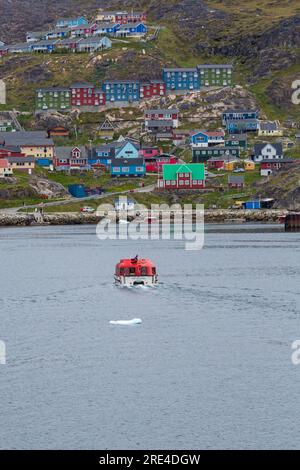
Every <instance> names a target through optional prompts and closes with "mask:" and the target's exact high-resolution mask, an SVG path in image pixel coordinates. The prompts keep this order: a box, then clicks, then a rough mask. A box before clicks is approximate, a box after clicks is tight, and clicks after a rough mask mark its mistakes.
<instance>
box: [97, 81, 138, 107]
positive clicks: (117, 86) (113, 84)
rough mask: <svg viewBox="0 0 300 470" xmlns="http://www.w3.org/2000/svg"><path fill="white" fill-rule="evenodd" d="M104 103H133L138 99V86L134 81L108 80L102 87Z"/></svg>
mask: <svg viewBox="0 0 300 470" xmlns="http://www.w3.org/2000/svg"><path fill="white" fill-rule="evenodd" d="M102 90H103V91H104V92H105V93H106V102H120V101H125V102H129V103H131V102H134V101H139V99H140V84H139V81H137V80H135V81H132V80H109V81H105V82H104V83H103V85H102Z"/></svg>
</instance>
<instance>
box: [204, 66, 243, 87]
mask: <svg viewBox="0 0 300 470" xmlns="http://www.w3.org/2000/svg"><path fill="white" fill-rule="evenodd" d="M197 69H198V72H199V75H200V82H201V86H202V87H224V86H233V85H234V82H233V66H232V65H231V64H216V65H211V64H201V65H198V66H197Z"/></svg>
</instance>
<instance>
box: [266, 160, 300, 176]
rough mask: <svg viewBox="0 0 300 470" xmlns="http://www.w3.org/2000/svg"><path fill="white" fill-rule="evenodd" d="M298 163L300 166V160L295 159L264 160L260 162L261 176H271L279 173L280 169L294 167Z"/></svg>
mask: <svg viewBox="0 0 300 470" xmlns="http://www.w3.org/2000/svg"><path fill="white" fill-rule="evenodd" d="M296 162H297V163H298V164H299V163H300V160H296V159H294V158H282V159H281V160H277V159H273V160H272V159H268V160H262V161H261V162H260V175H261V176H269V175H271V174H272V173H273V172H274V171H277V170H279V169H280V168H285V167H289V166H292V165H294V164H295V163H296Z"/></svg>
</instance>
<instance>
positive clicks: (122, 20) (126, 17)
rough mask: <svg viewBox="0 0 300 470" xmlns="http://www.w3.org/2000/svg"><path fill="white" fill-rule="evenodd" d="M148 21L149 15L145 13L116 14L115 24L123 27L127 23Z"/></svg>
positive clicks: (122, 12)
mask: <svg viewBox="0 0 300 470" xmlns="http://www.w3.org/2000/svg"><path fill="white" fill-rule="evenodd" d="M145 21H147V15H146V13H144V12H133V11H132V12H130V13H128V12H124V11H121V12H116V14H115V22H116V23H119V24H121V25H123V24H127V23H144V22H145Z"/></svg>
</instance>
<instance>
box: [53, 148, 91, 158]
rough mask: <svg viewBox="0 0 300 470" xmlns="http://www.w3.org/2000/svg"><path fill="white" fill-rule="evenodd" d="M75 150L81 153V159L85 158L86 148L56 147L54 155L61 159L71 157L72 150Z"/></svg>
mask: <svg viewBox="0 0 300 470" xmlns="http://www.w3.org/2000/svg"><path fill="white" fill-rule="evenodd" d="M75 148H78V149H79V150H80V151H81V156H82V158H87V155H86V148H85V147H67V146H66V147H56V149H55V155H56V156H57V157H61V158H68V157H71V154H72V150H74V149H75Z"/></svg>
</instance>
